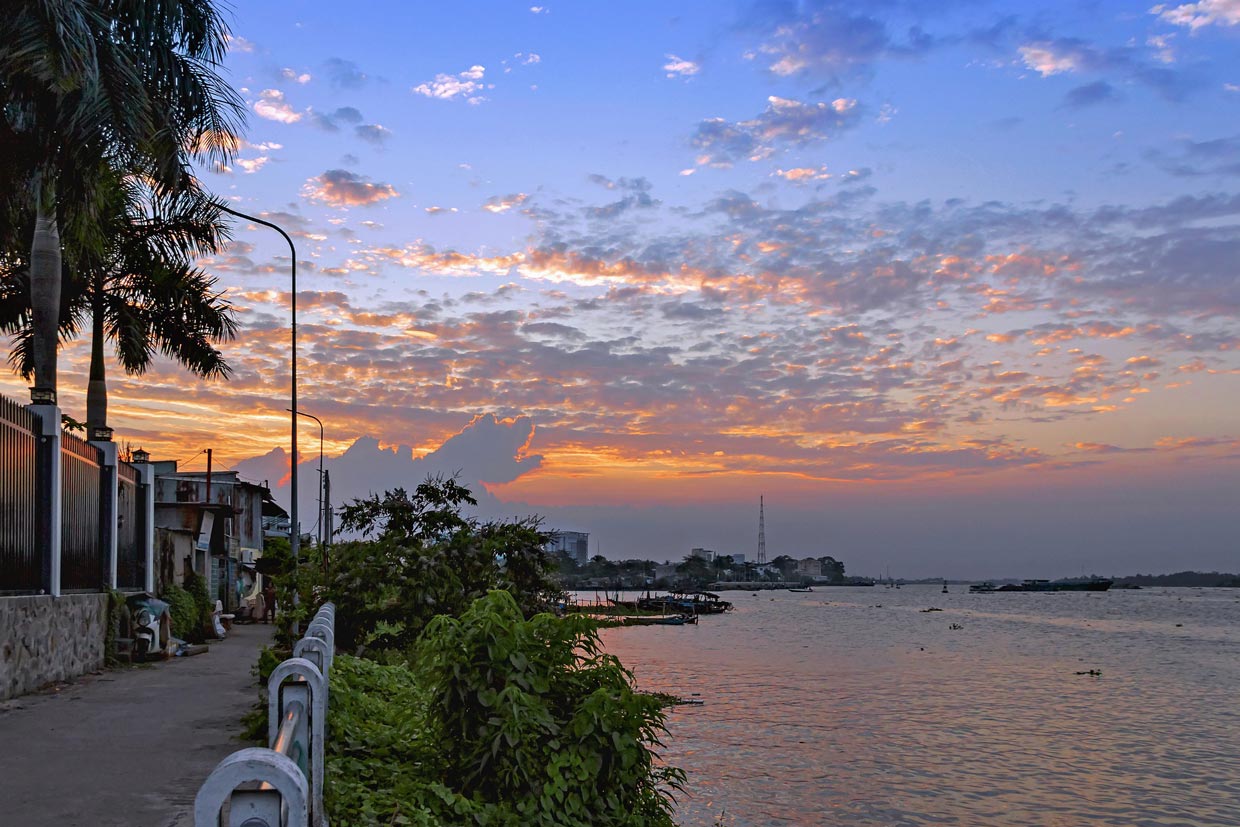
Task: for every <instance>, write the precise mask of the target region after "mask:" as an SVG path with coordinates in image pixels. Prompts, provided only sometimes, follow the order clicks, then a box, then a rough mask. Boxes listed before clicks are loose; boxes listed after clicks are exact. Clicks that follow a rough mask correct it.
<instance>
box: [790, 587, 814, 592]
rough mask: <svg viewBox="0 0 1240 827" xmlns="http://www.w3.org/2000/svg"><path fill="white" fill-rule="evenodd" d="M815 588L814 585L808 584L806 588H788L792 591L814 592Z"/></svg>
mask: <svg viewBox="0 0 1240 827" xmlns="http://www.w3.org/2000/svg"><path fill="white" fill-rule="evenodd" d="M813 590H814V587H813V586H807V587H806V588H804V589H788V591H790V592H812V591H813Z"/></svg>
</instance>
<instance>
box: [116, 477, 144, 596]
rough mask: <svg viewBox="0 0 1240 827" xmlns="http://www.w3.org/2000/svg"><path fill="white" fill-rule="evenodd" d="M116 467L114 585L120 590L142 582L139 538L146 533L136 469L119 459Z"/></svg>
mask: <svg viewBox="0 0 1240 827" xmlns="http://www.w3.org/2000/svg"><path fill="white" fill-rule="evenodd" d="M116 470H117V478H116V502H117V507H116V587H117V588H118V589H121V590H122V591H127V590H132V589H141V588H142V586H143V585H144V584H145V583H146V570H145V569H146V555H145V554H143V549H142V542H141V540H142V538H144V537H145V536H146V526H145V525H144V522H145V518H146V510H145V509H144V508H141V507H140V506H141V503H142V498H141V496H140V494H139V486H140V483H139V481H138V469H136V468H134V467H133V466H132V465H130V464H129V463H127V462H119V463H117V469H116Z"/></svg>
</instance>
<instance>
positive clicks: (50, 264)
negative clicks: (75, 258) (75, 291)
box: [30, 181, 61, 392]
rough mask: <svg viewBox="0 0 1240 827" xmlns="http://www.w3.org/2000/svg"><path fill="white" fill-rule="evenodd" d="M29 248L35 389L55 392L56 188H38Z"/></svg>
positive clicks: (45, 185) (57, 293)
mask: <svg viewBox="0 0 1240 827" xmlns="http://www.w3.org/2000/svg"><path fill="white" fill-rule="evenodd" d="M39 189H40V192H39V198H38V207H37V212H36V214H35V222H34V239H33V241H32V242H31V244H30V309H31V324H32V327H33V328H34V338H33V341H32V342H31V345H32V347H31V360H32V361H33V362H34V386H35V387H36V388H46V389H49V390H51V391H53V392H54V391H55V390H56V345H57V342H58V339H59V327H60V278H61V273H60V266H61V258H60V228H59V226H58V225H57V223H56V198H55V192H56V190H55V185H54V184H52V183H47V182H46V181H45V182H44V183H43V185H42V186H41V187H40V188H39Z"/></svg>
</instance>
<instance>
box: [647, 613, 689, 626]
mask: <svg viewBox="0 0 1240 827" xmlns="http://www.w3.org/2000/svg"><path fill="white" fill-rule="evenodd" d="M697 621H698V619H697V615H675V616H674V617H656V618H654V620H652V621H651V623H652V624H653V625H655V626H684V625H685V624H688V623H697Z"/></svg>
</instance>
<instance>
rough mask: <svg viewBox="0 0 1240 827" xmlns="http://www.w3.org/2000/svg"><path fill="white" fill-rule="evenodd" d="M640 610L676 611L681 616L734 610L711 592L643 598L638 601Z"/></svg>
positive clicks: (673, 593)
mask: <svg viewBox="0 0 1240 827" xmlns="http://www.w3.org/2000/svg"><path fill="white" fill-rule="evenodd" d="M637 607H638V608H639V609H647V610H659V611H664V612H667V611H674V612H677V613H679V614H690V615H713V614H722V613H724V612H726V611H728V610H729V609H731V608H732V604H731V603H729V602H728V601H726V600H720V599H719V595H717V594H712V593H710V592H670V593H668V594H664V595H655V596H654V597H643V598H641V599H639V600H638V601H637Z"/></svg>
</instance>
